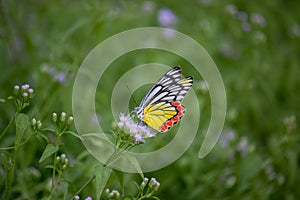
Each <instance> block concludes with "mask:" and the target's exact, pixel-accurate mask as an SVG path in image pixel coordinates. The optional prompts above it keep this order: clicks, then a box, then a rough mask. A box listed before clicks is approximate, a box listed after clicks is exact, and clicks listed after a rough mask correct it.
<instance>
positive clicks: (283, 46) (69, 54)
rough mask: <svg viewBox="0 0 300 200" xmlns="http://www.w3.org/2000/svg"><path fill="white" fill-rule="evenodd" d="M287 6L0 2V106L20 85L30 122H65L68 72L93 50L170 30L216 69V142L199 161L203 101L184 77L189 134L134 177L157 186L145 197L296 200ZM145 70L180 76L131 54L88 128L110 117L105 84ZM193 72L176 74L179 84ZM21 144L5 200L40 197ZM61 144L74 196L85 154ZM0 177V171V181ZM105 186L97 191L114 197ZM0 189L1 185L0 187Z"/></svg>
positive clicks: (297, 84) (297, 154) (32, 162)
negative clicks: (191, 97) (124, 37)
mask: <svg viewBox="0 0 300 200" xmlns="http://www.w3.org/2000/svg"><path fill="white" fill-rule="evenodd" d="M299 7H300V2H298V1H280V0H275V1H265V2H264V1H258V0H256V1H237V0H236V1H220V0H219V1H218V0H197V1H196V0H193V1H191V0H183V1H172V0H167V1H164V2H160V1H128V0H126V1H125V0H121V1H109V0H102V1H96V0H94V1H93V0H88V1H71V0H53V1H49V2H46V1H30V0H29V1H14V0H11V1H8V0H7V1H6V0H1V4H0V38H1V41H0V60H1V62H0V86H1V88H0V98H2V99H4V98H6V97H7V96H9V95H10V94H11V92H12V89H13V86H14V85H16V84H19V85H20V84H24V83H29V84H30V86H31V87H32V88H33V89H34V90H35V97H34V102H33V104H32V106H31V108H30V109H28V113H29V114H30V116H34V117H37V118H39V119H41V120H42V121H47V120H48V121H50V116H51V113H52V112H61V111H66V112H67V113H71V111H72V110H71V104H72V100H71V95H72V86H73V81H74V78H75V75H76V70H77V69H78V68H79V67H80V64H81V63H82V61H83V59H84V58H85V57H86V56H87V55H88V53H89V52H90V51H91V50H92V49H93V48H94V47H95V46H96V45H97V44H98V43H100V42H101V41H103V40H105V39H106V38H108V37H110V36H112V35H114V34H117V33H119V32H121V31H125V30H128V29H131V28H137V27H144V26H158V27H168V28H173V29H176V30H178V31H180V32H182V33H184V34H186V35H188V36H190V37H192V38H193V39H195V40H196V41H198V42H199V43H200V44H201V45H203V47H204V48H205V49H206V50H207V51H208V53H209V54H210V55H211V57H212V58H213V59H214V61H215V63H216V64H217V66H218V68H219V70H220V73H221V74H222V77H223V80H224V83H225V87H226V93H227V103H228V107H227V119H226V123H225V127H224V132H223V134H222V136H221V138H220V141H219V143H218V144H217V145H216V147H215V148H214V150H213V151H212V152H211V153H210V154H209V155H208V156H207V157H205V158H204V159H199V158H198V157H197V152H198V149H199V147H200V145H201V143H200V142H199V141H201V140H202V139H203V137H202V135H201V134H202V133H203V132H204V131H205V130H206V129H207V125H208V121H209V119H210V100H209V93H208V92H207V90H206V88H205V87H204V86H203V85H204V84H203V81H201V77H200V76H196V78H197V79H198V80H197V81H196V82H195V84H194V86H193V87H194V89H195V91H196V92H197V95H198V98H199V102H200V105H201V110H202V112H201V117H202V122H201V124H200V130H199V134H198V135H199V136H198V138H197V139H196V140H195V142H194V143H193V145H192V147H191V148H190V149H189V150H188V151H187V152H186V153H185V154H184V155H183V156H182V157H181V158H180V159H179V160H178V161H176V162H175V163H173V164H172V165H170V166H168V167H166V168H164V169H161V170H159V171H156V172H152V173H149V174H146V176H154V177H156V179H157V180H158V181H159V182H160V183H161V187H160V189H159V191H158V194H157V195H158V196H159V197H160V198H161V199H254V198H256V199H299V198H300V191H299V189H297V188H298V187H299V185H300V174H299V167H300V140H299V139H300V135H299V127H298V124H299V117H300V115H299V114H300V113H299V111H300V104H299V100H300V96H299V91H300V79H299V75H300V66H299V65H300V12H299ZM120 45H121V44H120ZM149 62H157V63H162V64H166V65H168V66H175V65H181V66H183V68H184V64H185V61H184V60H183V59H182V58H178V57H177V56H175V55H173V54H169V53H167V52H163V51H159V50H147V51H146V50H145V51H137V52H132V53H129V54H128V55H124V56H122V57H120V59H118V60H116V61H115V62H114V63H113V64H112V65H113V66H114V67H113V68H112V69H114V70H108V71H107V72H106V74H105V77H106V78H104V79H103V81H102V82H101V83H102V85H99V87H101V88H102V90H101V91H103V92H102V93H99V94H97V97H96V101H97V110H98V114H99V118H100V121H101V123H102V124H103V126H106V128H107V129H109V127H110V126H111V123H112V116H111V113H109V110H107V111H106V110H105V107H106V105H110V96H109V95H110V93H111V91H112V89H113V85H114V83H116V81H117V80H118V78H119V77H120V76H121V75H122V74H124V73H125V72H126V71H127V70H129V69H130V68H132V67H134V66H136V65H139V64H144V63H149ZM193 72H194V71H192V70H190V71H189V68H186V69H184V74H186V75H192V73H193ZM140 98H141V97H138V98H137V99H138V100H139V99H140ZM13 113H14V108H13V106H12V105H11V104H9V103H0V130H3V129H5V127H6V125H7V124H8V123H9V121H10V119H11V117H12V116H13ZM46 123H47V122H46ZM163 137H166V136H163ZM13 138H14V136H13V133H11V134H10V135H7V136H6V138H5V140H3V141H0V145H1V146H5V145H6V146H9V144H11V142H12V141H13ZM30 143H31V144H32V145H30V147H26V148H24V151H23V157H22V159H21V160H20V161H19V162H20V163H21V162H22V163H23V164H22V165H20V167H21V170H20V171H19V172H17V175H16V182H15V187H16V189H15V192H14V197H16V198H18V199H29V198H31V199H39V198H40V197H41V196H43V194H44V193H45V192H44V190H45V189H43V188H45V187H46V184H47V175H49V174H50V172H49V171H47V170H46V169H44V166H43V165H42V166H41V164H39V163H38V160H39V157H40V156H41V153H42V151H43V148H44V145H45V144H44V143H43V142H41V141H38V140H32V141H30ZM63 143H64V145H63V148H64V151H65V152H67V154H68V156H69V157H72V158H73V163H74V168H73V169H71V170H69V171H68V173H69V175H67V177H70V180H71V181H73V184H74V187H75V188H76V187H79V186H80V185H81V184H82V183H83V180H84V179H85V178H86V174H88V166H86V165H88V164H87V163H88V161H87V160H89V159H91V158H86V156H82V155H83V152H85V149H84V147H83V146H82V144H81V143H80V141H78V140H77V139H75V138H73V137H71V136H70V137H69V136H66V137H64V140H63ZM82 157H84V159H83V158H82ZM32 168H34V169H35V170H37V173H38V174H39V176H37V177H36V178H35V179H31V178H29V176H30V175H28V174H29V172H28V169H32ZM4 173H5V172H4V171H3V170H2V169H1V171H0V175H1V176H3V174H4ZM115 178H116V177H112V179H111V180H110V183H109V184H108V185H109V186H111V187H115V188H116V189H118V185H117V184H116V183H115V182H116V180H115ZM25 180H26V181H27V182H28V184H25V185H24V181H25ZM126 180H127V183H126V189H127V191H128V193H130V192H132V193H134V184H132V182H133V181H134V180H136V181H137V180H139V179H138V175H130V174H127V178H126ZM138 182H139V181H138ZM4 184H5V183H4V182H3V181H2V180H1V185H0V188H4ZM29 188H30V189H29ZM93 189H94V188H93V186H90V187H88V188H86V189H85V190H84V191H83V196H84V195H92V194H93V193H92V192H93ZM1 190H2V189H1ZM25 193H26V194H25Z"/></svg>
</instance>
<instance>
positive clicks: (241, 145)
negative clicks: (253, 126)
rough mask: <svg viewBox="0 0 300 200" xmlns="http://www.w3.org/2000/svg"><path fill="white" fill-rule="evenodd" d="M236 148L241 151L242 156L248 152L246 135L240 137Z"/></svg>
mask: <svg viewBox="0 0 300 200" xmlns="http://www.w3.org/2000/svg"><path fill="white" fill-rule="evenodd" d="M236 150H237V151H238V152H240V153H241V155H242V156H246V155H247V154H248V152H249V143H248V138H247V137H246V136H243V137H241V139H240V141H239V143H238V144H237V146H236Z"/></svg>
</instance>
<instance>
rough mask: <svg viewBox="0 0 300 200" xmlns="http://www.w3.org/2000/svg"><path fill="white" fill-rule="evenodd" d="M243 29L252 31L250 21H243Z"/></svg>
mask: <svg viewBox="0 0 300 200" xmlns="http://www.w3.org/2000/svg"><path fill="white" fill-rule="evenodd" d="M242 29H243V31H244V32H249V31H251V25H250V24H249V23H248V22H243V23H242Z"/></svg>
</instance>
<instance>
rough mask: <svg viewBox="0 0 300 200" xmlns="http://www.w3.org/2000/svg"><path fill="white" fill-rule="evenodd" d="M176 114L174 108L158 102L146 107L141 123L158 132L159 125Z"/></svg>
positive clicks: (168, 104)
mask: <svg viewBox="0 0 300 200" xmlns="http://www.w3.org/2000/svg"><path fill="white" fill-rule="evenodd" d="M176 114H177V111H176V108H175V107H174V106H172V105H171V104H170V103H167V102H160V103H157V104H154V105H148V106H146V108H145V109H144V117H143V121H144V122H145V123H146V124H147V125H148V126H150V127H151V128H153V129H156V130H158V128H159V127H160V126H161V125H163V124H164V123H165V122H166V121H167V120H169V119H171V118H172V117H174V116H175V115H176Z"/></svg>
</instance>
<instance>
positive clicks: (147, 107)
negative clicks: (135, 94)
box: [135, 66, 193, 132]
mask: <svg viewBox="0 0 300 200" xmlns="http://www.w3.org/2000/svg"><path fill="white" fill-rule="evenodd" d="M192 85H193V77H191V76H188V77H186V78H181V68H180V66H176V67H174V68H172V69H171V70H169V71H168V72H167V73H166V74H165V75H164V76H163V77H161V78H160V79H159V80H158V81H157V82H156V83H155V84H154V85H153V86H152V88H151V89H150V90H149V91H148V92H147V94H146V95H145V96H144V98H143V99H142V101H141V103H140V105H139V106H138V107H136V108H135V112H136V114H137V117H138V118H139V119H140V120H142V121H143V122H144V123H146V124H147V125H148V126H150V127H151V128H153V129H155V130H157V131H160V132H165V131H167V130H169V129H170V128H172V127H173V126H174V125H175V124H176V123H177V122H178V121H179V120H180V119H181V118H182V117H183V116H184V113H185V107H184V106H183V105H182V104H181V101H182V99H183V98H184V97H185V95H186V94H187V92H188V91H189V89H190V88H191V87H192Z"/></svg>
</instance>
